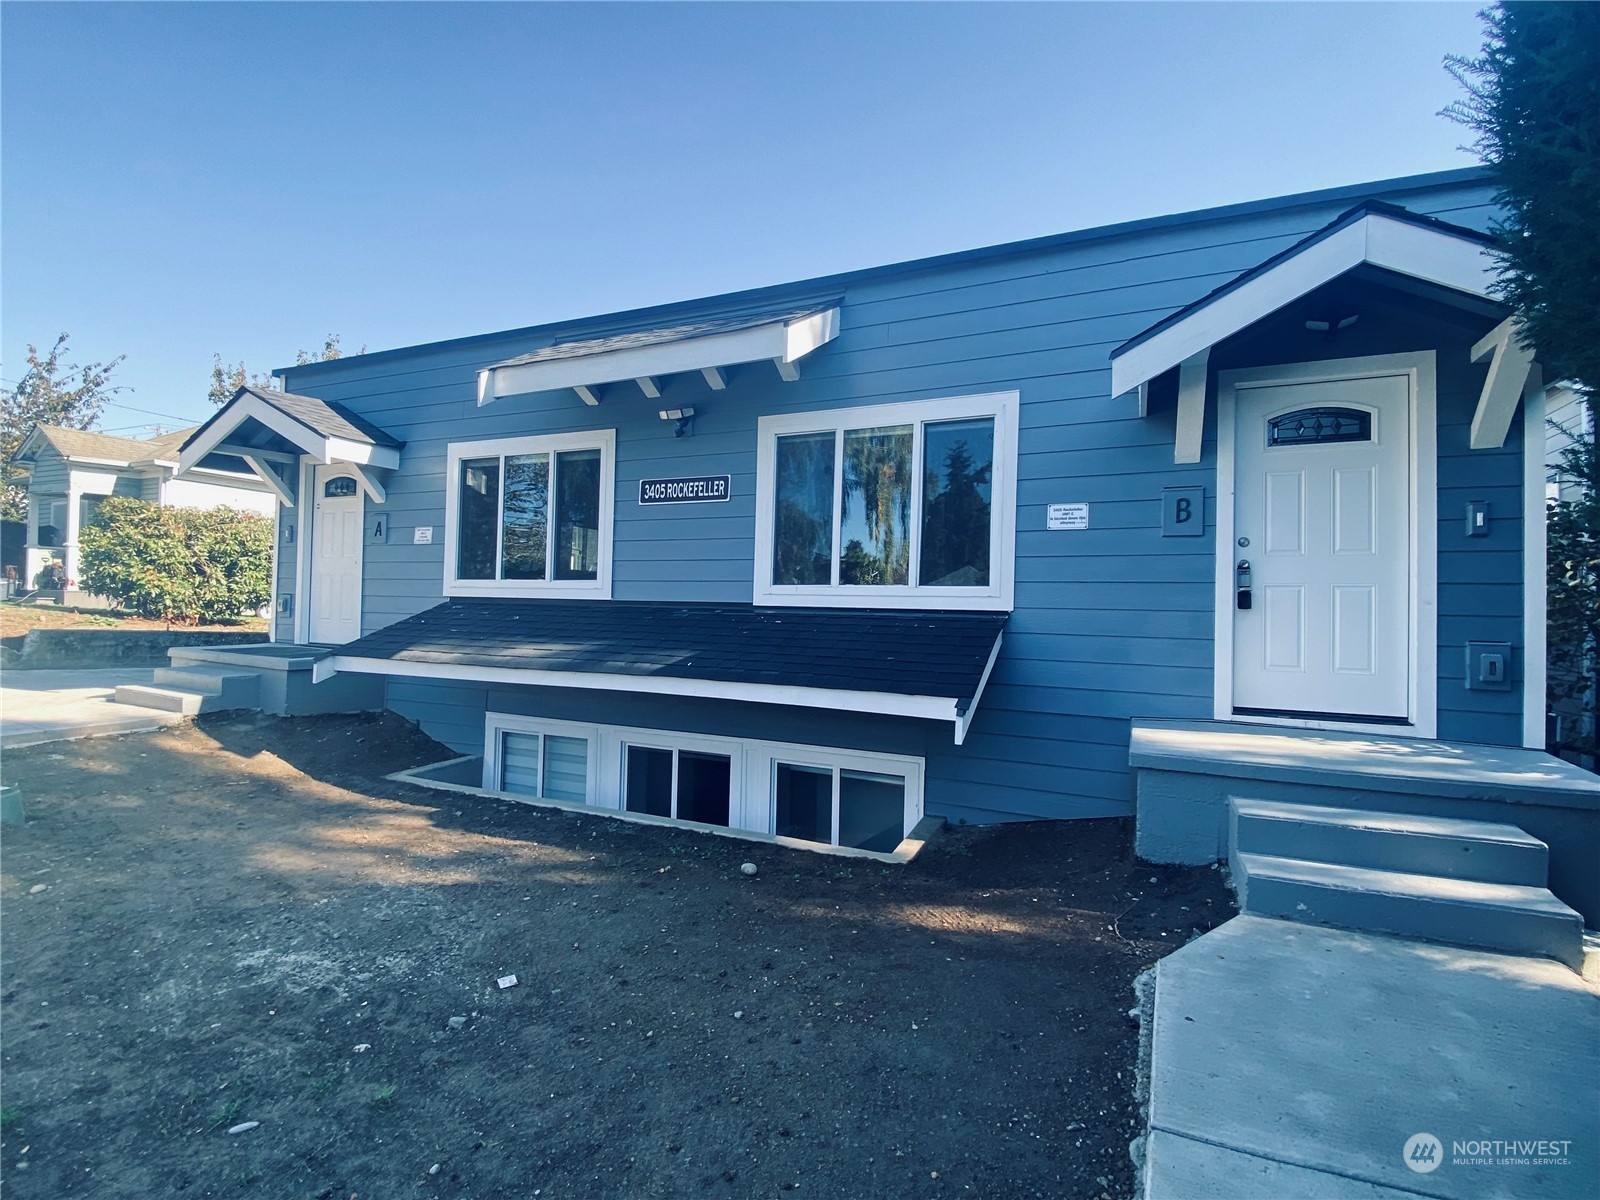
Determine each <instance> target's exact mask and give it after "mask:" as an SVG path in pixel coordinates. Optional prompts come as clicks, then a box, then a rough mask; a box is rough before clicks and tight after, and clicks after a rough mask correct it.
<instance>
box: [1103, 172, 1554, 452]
mask: <svg viewBox="0 0 1600 1200" xmlns="http://www.w3.org/2000/svg"><path fill="white" fill-rule="evenodd" d="M1493 244H1494V239H1493V238H1492V237H1490V236H1489V235H1488V234H1485V233H1480V232H1479V231H1477V230H1475V229H1468V228H1465V227H1463V226H1460V225H1452V224H1450V223H1449V222H1447V221H1441V220H1439V219H1437V218H1435V217H1429V216H1424V215H1421V214H1419V213H1413V212H1409V211H1407V210H1406V209H1403V208H1399V207H1397V206H1396V205H1393V204H1386V203H1384V202H1382V201H1379V200H1367V201H1364V202H1363V203H1361V204H1359V205H1357V206H1356V207H1355V208H1352V209H1350V210H1349V211H1347V212H1345V213H1343V214H1341V215H1340V216H1339V217H1337V218H1336V219H1335V220H1333V221H1332V222H1330V223H1329V224H1327V225H1325V226H1324V227H1323V228H1321V229H1319V230H1317V231H1316V232H1315V233H1313V234H1311V235H1310V236H1309V237H1306V238H1304V239H1302V240H1301V241H1299V242H1296V243H1295V244H1294V245H1293V246H1290V247H1289V248H1288V249H1287V250H1284V251H1282V252H1280V253H1278V254H1275V255H1273V256H1272V257H1271V258H1269V259H1267V260H1266V261H1265V262H1263V263H1261V264H1260V265H1259V266H1255V267H1252V268H1251V269H1250V270H1248V271H1245V272H1244V273H1243V274H1241V275H1239V276H1237V277H1236V278H1234V279H1231V280H1229V281H1228V282H1227V283H1225V284H1223V285H1222V286H1221V287H1219V288H1217V289H1216V290H1215V291H1213V292H1211V293H1210V294H1209V295H1206V296H1202V297H1201V298H1200V299H1198V300H1196V301H1194V303H1192V304H1189V305H1187V306H1185V307H1184V308H1181V309H1179V310H1178V311H1177V312H1175V313H1172V314H1171V315H1169V316H1167V317H1164V318H1162V319H1161V320H1160V321H1157V322H1156V323H1155V324H1154V325H1151V326H1150V327H1149V328H1148V329H1146V330H1144V331H1143V332H1142V333H1139V334H1137V335H1135V336H1134V337H1132V338H1129V339H1128V340H1127V341H1126V342H1124V343H1123V344H1122V345H1120V346H1118V347H1117V348H1116V349H1115V350H1113V351H1112V352H1111V392H1112V395H1114V396H1120V395H1123V394H1124V393H1127V392H1131V391H1133V390H1135V389H1138V392H1139V413H1140V415H1141V416H1142V415H1144V413H1145V411H1146V397H1147V391H1148V388H1149V385H1150V383H1151V381H1152V380H1154V379H1155V378H1156V377H1157V376H1158V375H1162V374H1164V373H1165V372H1168V371H1171V370H1174V369H1176V370H1177V373H1178V414H1177V435H1176V439H1175V443H1174V446H1173V461H1174V462H1175V463H1196V462H1199V461H1200V446H1201V430H1202V425H1203V420H1204V414H1205V405H1206V386H1207V379H1208V371H1209V364H1210V356H1211V351H1212V348H1213V347H1215V346H1216V345H1218V344H1219V343H1220V342H1223V341H1225V340H1226V339H1228V338H1230V337H1233V336H1234V335H1235V334H1238V333H1241V332H1242V331H1244V330H1245V329H1247V328H1249V327H1250V326H1252V325H1254V324H1256V323H1257V322H1258V321H1262V320H1264V319H1265V318H1267V317H1270V316H1272V315H1273V314H1274V313H1277V312H1279V311H1280V310H1282V309H1284V308H1285V307H1287V306H1288V305H1290V304H1293V303H1294V302H1295V301H1297V300H1300V299H1302V298H1304V297H1306V296H1309V295H1310V294H1311V293H1312V292H1314V291H1316V290H1317V289H1318V288H1321V287H1324V286H1325V285H1327V284H1330V283H1332V282H1333V281H1334V280H1336V279H1340V278H1350V279H1365V280H1368V281H1372V282H1378V281H1385V280H1392V281H1395V283H1396V284H1398V285H1400V286H1402V287H1403V288H1406V289H1411V290H1414V291H1418V292H1420V293H1422V294H1425V295H1428V296H1433V297H1438V298H1441V299H1445V300H1446V301H1448V302H1450V303H1452V304H1456V305H1460V306H1463V307H1471V308H1475V309H1477V310H1479V312H1480V313H1482V314H1485V315H1489V314H1492V315H1493V316H1495V317H1499V316H1503V315H1504V314H1505V312H1506V308H1505V306H1504V305H1503V304H1502V303H1501V302H1500V301H1499V300H1498V299H1497V298H1496V296H1495V294H1494V291H1493V289H1492V287H1491V284H1492V283H1493V281H1494V279H1495V275H1496V267H1495V263H1494V260H1493V258H1491V257H1490V255H1489V254H1488V250H1489V248H1490V247H1491V246H1492V245H1493ZM1485 359H1487V360H1488V361H1489V372H1488V376H1487V378H1486V379H1485V381H1484V385H1483V392H1482V394H1481V395H1480V397H1479V399H1478V405H1477V409H1476V411H1475V412H1474V414H1473V418H1472V433H1471V438H1470V445H1471V447H1472V448H1473V449H1474V450H1485V449H1493V448H1496V447H1499V446H1502V445H1504V444H1505V439H1506V434H1507V432H1508V431H1509V429H1510V426H1511V419H1512V417H1513V415H1514V414H1515V412H1516V409H1517V405H1518V404H1519V403H1520V402H1521V400H1522V398H1523V396H1524V394H1525V393H1528V392H1536V391H1538V390H1540V389H1541V388H1542V387H1543V379H1542V376H1541V373H1540V371H1539V368H1538V365H1537V364H1536V363H1535V362H1534V360H1533V353H1532V351H1531V350H1530V349H1529V348H1528V347H1527V346H1525V345H1523V344H1522V342H1521V340H1520V338H1519V335H1518V330H1517V326H1516V322H1515V320H1514V318H1511V317H1509V316H1507V317H1505V318H1504V319H1503V320H1501V321H1500V323H1499V324H1498V325H1496V326H1495V327H1494V328H1493V329H1491V330H1490V331H1489V332H1488V333H1487V334H1486V335H1484V337H1483V338H1482V339H1481V340H1480V341H1479V342H1478V343H1477V345H1475V346H1474V347H1473V348H1472V361H1473V362H1481V361H1484V360H1485Z"/></svg>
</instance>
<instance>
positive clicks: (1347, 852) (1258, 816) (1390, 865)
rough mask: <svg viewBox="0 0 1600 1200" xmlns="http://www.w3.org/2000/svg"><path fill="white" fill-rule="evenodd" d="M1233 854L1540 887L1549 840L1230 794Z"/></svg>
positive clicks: (1488, 827) (1450, 821)
mask: <svg viewBox="0 0 1600 1200" xmlns="http://www.w3.org/2000/svg"><path fill="white" fill-rule="evenodd" d="M1229 811H1230V821H1231V824H1232V829H1231V831H1230V832H1231V834H1232V836H1231V837H1230V839H1229V845H1230V846H1231V847H1232V848H1233V851H1234V853H1235V854H1263V855H1267V856H1270V857H1273V858H1299V859H1310V860H1314V861H1316V862H1327V863H1343V864H1345V865H1346V866H1352V867H1369V868H1372V869H1374V870H1379V871H1400V872H1404V873H1407V874H1419V875H1443V876H1445V877H1447V878H1450V879H1475V880H1478V881H1480V882H1483V883H1514V884H1523V885H1526V886H1528V887H1541V888H1542V887H1544V886H1545V884H1546V883H1547V882H1548V881H1549V876H1548V874H1547V872H1548V870H1549V848H1548V847H1547V846H1546V845H1545V844H1544V843H1543V842H1541V841H1540V840H1539V839H1538V838H1536V837H1532V836H1530V835H1529V834H1527V833H1524V832H1523V831H1522V830H1520V829H1518V828H1517V827H1516V826H1514V825H1498V824H1493V823H1491V822H1487V821H1460V820H1456V819H1454V818H1451V817H1426V816H1412V815H1409V814H1405V813H1388V812H1371V811H1366V810H1362V809H1356V808H1329V807H1325V806H1322V805H1314V804H1285V803H1282V802H1279V801H1276V800H1255V799H1246V798H1243V797H1234V798H1232V799H1231V800H1230V801H1229Z"/></svg>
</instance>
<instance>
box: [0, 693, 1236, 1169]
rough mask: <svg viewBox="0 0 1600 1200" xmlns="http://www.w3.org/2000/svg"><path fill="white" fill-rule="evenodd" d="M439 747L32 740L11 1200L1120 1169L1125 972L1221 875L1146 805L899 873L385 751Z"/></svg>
mask: <svg viewBox="0 0 1600 1200" xmlns="http://www.w3.org/2000/svg"><path fill="white" fill-rule="evenodd" d="M446 756H447V752H446V751H444V750H443V749H442V748H441V747H439V746H438V745H436V744H434V743H432V742H431V741H429V740H428V739H427V738H426V737H424V736H423V735H422V734H421V733H419V732H418V731H417V730H415V729H414V728H412V727H410V726H408V725H406V724H405V723H404V722H403V721H401V720H400V719H399V718H397V717H395V716H393V715H384V716H351V717H332V718H316V719H296V720H277V719H272V718H263V717H258V716H254V715H251V716H230V717H222V718H218V719H202V721H201V722H200V723H199V724H197V725H181V726H174V727H172V728H170V729H167V730H163V731H160V732H156V733H149V734H138V735H132V736H127V737H122V738H114V739H110V738H108V739H96V740H91V741H81V742H74V743H57V744H54V745H45V746H38V747H33V748H30V749H25V750H18V751H13V752H10V753H8V754H7V755H6V761H5V769H6V777H7V782H9V783H16V784H20V785H21V787H22V789H23V791H24V794H25V796H26V798H27V801H28V805H29V823H28V825H27V826H26V827H17V826H7V827H6V829H5V831H4V834H5V838H4V850H3V862H0V875H3V878H0V906H3V913H0V918H3V925H0V930H3V938H4V941H3V946H0V955H3V959H0V967H3V982H0V989H3V990H0V1022H3V1026H0V1028H3V1038H4V1045H3V1068H4V1074H3V1087H4V1093H3V1097H0V1105H3V1109H4V1112H3V1130H0V1171H3V1172H4V1177H5V1183H6V1191H7V1193H8V1194H9V1196H11V1197H13V1198H14V1200H31V1198H34V1197H39V1198H50V1200H56V1198H59V1197H76V1196H96V1197H117V1198H129V1197H145V1196H183V1197H191V1196H192V1197H200V1196H215V1197H223V1196H228V1197H234V1196H251V1197H255V1196H262V1197H301V1198H311V1197H318V1198H322V1200H335V1198H336V1200H350V1198H351V1197H360V1198H364V1200H387V1198H394V1197H401V1198H403V1197H411V1196H416V1197H430V1196H441V1197H478V1198H488V1197H518V1198H522V1197H532V1196H537V1197H541V1200H544V1198H551V1200H555V1198H564V1200H565V1198H570V1200H607V1198H611V1197H617V1198H625V1200H634V1198H646V1197H673V1198H677V1197H701V1196H704V1197H712V1198H721V1197H780V1196H781V1197H789V1196H794V1197H801V1198H803V1197H819V1198H821V1197H826V1198H838V1200H876V1198H878V1197H956V1196H975V1197H994V1198H997V1200H1011V1198H1015V1197H1032V1196H1038V1197H1101V1196H1110V1197H1123V1196H1126V1195H1128V1194H1130V1193H1131V1191H1132V1188H1133V1174H1132V1168H1131V1164H1130V1162H1129V1158H1128V1142H1129V1140H1130V1139H1131V1138H1132V1137H1134V1136H1135V1134H1136V1133H1137V1132H1138V1130H1137V1120H1136V1116H1137V1114H1136V1111H1135V1107H1134V1102H1133V1094H1132V1084H1133V1072H1134V1065H1135V1056H1136V1042H1137V1031H1136V1028H1135V1026H1134V1024H1133V1023H1132V1022H1131V1021H1130V1020H1129V1018H1128V1015H1127V1013H1128V1010H1129V1009H1130V1008H1131V1007H1132V1006H1133V1003H1134V997H1133V993H1132V991H1131V983H1132V980H1133V977H1134V975H1135V974H1136V973H1138V972H1139V971H1140V970H1142V969H1143V968H1144V967H1146V966H1148V965H1149V964H1150V963H1151V962H1153V961H1155V960H1156V959H1157V958H1159V957H1161V956H1162V955H1163V954H1165V953H1167V952H1169V951H1171V950H1173V949H1175V948H1176V947H1177V946H1179V945H1181V944H1182V943H1183V942H1184V941H1185V940H1187V939H1188V938H1189V937H1190V936H1192V935H1193V933H1194V932H1195V931H1204V930H1206V929H1209V928H1211V927H1212V926H1213V925H1215V924H1217V923H1219V922H1220V921H1222V920H1224V919H1226V918H1227V916H1229V915H1230V914H1231V912H1232V904H1231V901H1230V899H1229V897H1228V895H1227V893H1226V892H1225V891H1224V889H1223V887H1222V882H1221V875H1220V873H1219V872H1217V871H1213V870H1208V869H1183V868H1170V867H1152V866H1150V865H1148V864H1141V863H1138V862H1137V861H1135V860H1134V859H1133V858H1132V857H1131V855H1130V852H1129V842H1128V837H1129V827H1128V825H1127V824H1126V823H1125V822H1120V821H1089V822H1073V823H1061V824H1029V825H1013V826H1008V827H999V828H988V829H956V830H952V831H950V833H949V834H948V835H947V836H945V837H943V838H942V839H940V840H938V841H937V842H935V843H934V845H933V846H932V847H930V848H929V849H928V850H927V851H926V852H925V853H924V854H923V856H922V857H921V858H920V859H919V860H918V861H916V862H915V863H913V864H911V865H909V866H904V867H889V866H883V865H880V864H878V863H864V862H862V861H860V860H854V861H852V860H848V859H843V858H838V857H831V856H825V855H820V854H810V853H805V852H802V851H794V850H786V849H783V848H779V847H773V846H766V845H756V844H751V843H747V842H740V841H734V840H731V839H726V838H719V837H712V836H708V835H701V834H695V833H691V832H687V831H679V830H665V829H658V828H649V827H643V826H638V825H632V824H627V823H624V822H620V821H615V820H608V819H606V818H603V817H594V816H587V815H573V814H566V813H555V812H550V811H546V810H541V809H536V808H530V807H527V806H523V805H517V804H511V803H506V802H502V801H499V800H494V799H489V798H479V797H474V796H470V795H461V794H451V793H446V792H440V791H435V790H430V789H424V788H420V787H415V786H411V785H404V784H396V783H389V782H385V781H384V780H383V779H382V778H381V777H382V775H383V774H385V773H386V772H389V771H394V770H399V769H401V768H403V767H408V766H415V765H418V764H421V763H424V762H429V761H435V760H437V759H439V758H443V757H446ZM744 862H752V863H755V864H756V865H757V867H758V873H757V874H756V875H754V876H747V875H745V874H743V873H741V871H740V865H741V864H742V863H744ZM512 974H515V975H516V977H517V983H516V985H515V986H514V987H510V988H506V989H503V990H502V989H501V988H499V987H498V986H497V983H496V981H497V979H498V978H500V977H502V976H508V975H512ZM241 1127H245V1128H241ZM235 1129H238V1130H239V1131H238V1132H233V1130H235Z"/></svg>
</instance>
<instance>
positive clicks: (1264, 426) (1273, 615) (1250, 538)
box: [1232, 375, 1413, 721]
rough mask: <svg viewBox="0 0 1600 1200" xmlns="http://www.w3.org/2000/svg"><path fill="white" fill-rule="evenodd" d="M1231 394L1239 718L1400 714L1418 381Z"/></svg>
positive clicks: (1406, 665) (1406, 684)
mask: <svg viewBox="0 0 1600 1200" xmlns="http://www.w3.org/2000/svg"><path fill="white" fill-rule="evenodd" d="M1235 396H1236V399H1235V415H1234V437H1235V448H1234V480H1235V482H1234V497H1235V501H1234V535H1235V543H1236V544H1235V546H1234V547H1233V551H1232V553H1233V555H1234V558H1233V572H1234V580H1233V582H1234V588H1233V597H1234V613H1233V618H1234V631H1233V709H1234V712H1236V713H1239V714H1241V715H1246V716H1252V715H1255V716H1282V717H1299V718H1311V719H1317V718H1332V719H1338V720H1352V719H1354V720H1363V719H1365V720H1378V721H1402V720H1404V719H1405V718H1406V717H1407V713H1408V705H1409V695H1410V682H1411V680H1410V669H1411V652H1410V651H1411V646H1410V629H1411V608H1412V604H1411V589H1412V587H1413V580H1412V578H1411V570H1410V562H1411V543H1410V528H1411V526H1410V514H1411V484H1410V402H1411V395H1410V380H1409V378H1408V377H1407V376H1404V375H1386V376H1379V377H1375V378H1365V379H1346V380H1330V381H1321V382H1316V383H1303V384H1277V385H1270V386H1241V387H1239V388H1238V389H1237V391H1236V393H1235Z"/></svg>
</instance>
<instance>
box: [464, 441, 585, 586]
mask: <svg viewBox="0 0 1600 1200" xmlns="http://www.w3.org/2000/svg"><path fill="white" fill-rule="evenodd" d="M614 446H615V433H614V432H613V431H611V430H602V431H598V432H595V433H583V434H561V435H557V436H552V437H545V438H509V439H505V440H503V441H498V442H470V443H457V444H455V445H453V446H451V447H450V456H449V471H450V483H449V494H448V501H447V506H446V508H447V511H446V514H445V522H446V523H445V593H446V595H472V594H497V593H509V594H513V595H517V594H520V595H529V594H534V593H537V592H541V591H546V590H548V591H553V592H562V593H567V594H577V595H583V594H590V595H609V594H610V590H611V581H610V574H611V566H610V542H611V502H612V501H611V498H612V492H613V487H612V479H613V459H614V453H613V450H614Z"/></svg>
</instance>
